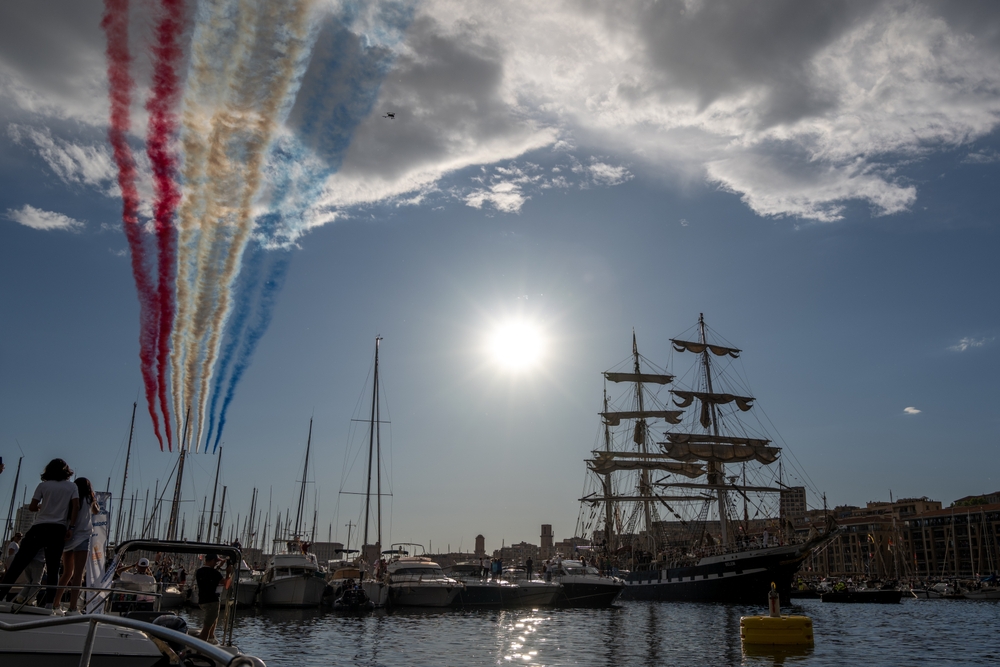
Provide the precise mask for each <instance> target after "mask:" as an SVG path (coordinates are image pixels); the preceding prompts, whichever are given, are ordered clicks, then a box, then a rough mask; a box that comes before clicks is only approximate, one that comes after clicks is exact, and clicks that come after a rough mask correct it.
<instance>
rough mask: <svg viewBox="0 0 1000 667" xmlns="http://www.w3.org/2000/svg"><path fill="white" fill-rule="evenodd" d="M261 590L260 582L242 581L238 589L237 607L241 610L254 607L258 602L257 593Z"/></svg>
mask: <svg viewBox="0 0 1000 667" xmlns="http://www.w3.org/2000/svg"><path fill="white" fill-rule="evenodd" d="M259 589H260V582H259V581H253V580H247V581H241V582H240V585H239V587H238V588H237V589H236V606H237V607H239V608H241V609H245V608H247V607H252V606H254V604H255V603H256V602H257V591H258V590H259Z"/></svg>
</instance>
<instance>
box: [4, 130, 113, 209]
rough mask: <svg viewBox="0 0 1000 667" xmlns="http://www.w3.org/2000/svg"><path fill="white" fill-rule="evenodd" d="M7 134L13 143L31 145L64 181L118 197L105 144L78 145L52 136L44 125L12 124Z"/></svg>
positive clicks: (109, 154)
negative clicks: (95, 188)
mask: <svg viewBox="0 0 1000 667" xmlns="http://www.w3.org/2000/svg"><path fill="white" fill-rule="evenodd" d="M7 135H8V136H9V137H10V138H11V139H12V140H13V141H14V143H16V144H30V145H32V146H33V147H34V150H35V152H36V153H37V154H38V155H39V156H40V157H41V158H42V159H43V160H45V163H46V164H47V165H49V168H50V169H52V171H53V172H55V174H56V176H58V177H59V178H60V180H62V181H63V182H64V183H68V184H74V183H77V184H83V185H90V186H95V187H98V188H104V189H106V190H108V192H107V193H106V194H108V195H110V196H118V194H119V190H118V187H117V184H115V183H114V180H115V177H116V175H117V170H116V168H115V165H114V162H113V161H112V159H111V153H110V151H108V149H107V148H106V147H104V146H81V145H79V144H74V143H71V142H68V141H63V140H62V139H55V138H53V137H52V133H51V132H50V131H49V130H48V129H47V128H42V129H40V130H39V129H36V128H33V127H28V126H25V125H16V124H14V123H11V124H10V125H8V126H7Z"/></svg>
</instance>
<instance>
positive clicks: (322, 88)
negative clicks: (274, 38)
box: [205, 4, 412, 451]
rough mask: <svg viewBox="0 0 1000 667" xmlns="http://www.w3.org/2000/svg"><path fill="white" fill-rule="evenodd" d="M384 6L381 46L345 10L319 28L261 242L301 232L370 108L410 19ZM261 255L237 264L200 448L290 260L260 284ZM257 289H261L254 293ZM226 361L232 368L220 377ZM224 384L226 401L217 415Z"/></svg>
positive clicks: (277, 164) (218, 430) (276, 163)
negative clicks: (240, 267) (239, 272)
mask: <svg viewBox="0 0 1000 667" xmlns="http://www.w3.org/2000/svg"><path fill="white" fill-rule="evenodd" d="M390 9H393V10H395V11H390V12H383V19H386V17H387V16H388V17H389V18H391V20H385V21H384V22H383V27H384V30H383V32H382V35H381V36H380V37H381V38H382V39H381V41H382V43H379V41H378V40H373V39H371V38H370V37H367V36H366V38H362V37H360V36H358V35H356V34H355V33H354V32H353V31H351V30H350V24H351V23H352V22H353V20H354V18H355V16H354V15H353V14H352V13H351V12H348V14H347V15H346V16H342V17H340V19H339V20H337V21H331V22H329V23H327V24H326V25H324V26H323V27H322V28H321V30H320V33H319V35H318V36H317V39H316V46H315V48H314V50H313V55H312V62H311V63H310V66H309V69H308V70H307V72H306V74H305V76H304V78H303V84H302V85H303V89H309V90H311V91H312V93H311V94H309V95H307V96H304V97H300V98H299V99H298V100H296V105H295V108H294V109H293V110H292V112H291V117H290V119H289V124H290V125H293V126H294V129H295V135H294V136H293V135H291V134H286V135H284V136H281V137H279V138H277V139H276V141H275V142H274V144H273V145H272V147H271V150H270V154H269V155H268V160H267V167H266V171H267V172H268V174H269V177H270V181H271V185H272V190H271V192H270V193H268V194H269V200H270V201H269V206H270V208H271V211H272V212H271V213H270V214H268V215H265V216H263V218H262V219H261V220H260V222H259V224H258V231H257V235H258V236H259V237H260V239H261V243H262V245H265V246H269V247H274V246H279V247H280V246H287V245H288V244H289V243H290V242H291V240H293V238H294V237H295V236H297V235H298V234H299V233H300V232H301V229H302V224H303V220H304V219H305V217H306V214H307V212H308V209H309V207H310V206H311V205H312V204H313V202H315V201H316V200H317V199H318V198H319V197H320V196H321V194H322V190H323V187H324V185H325V183H326V180H327V178H328V177H329V176H330V175H332V174H333V173H335V172H336V171H337V170H338V169H339V167H340V165H341V163H342V161H343V157H344V154H345V153H346V151H347V148H348V147H349V145H350V139H351V137H352V136H353V133H354V130H355V128H356V127H357V125H358V124H359V123H360V122H361V121H362V120H364V118H366V117H367V116H368V115H369V114H370V113H371V111H372V109H373V107H374V105H375V102H376V99H377V97H378V91H379V87H380V86H381V82H382V80H383V79H384V77H385V75H386V73H387V72H388V69H389V65H390V64H391V59H392V55H393V53H392V51H391V50H390V49H389V48H387V46H386V44H385V43H386V42H389V43H394V42H398V41H399V39H400V38H401V35H402V31H403V30H404V29H405V27H406V26H407V25H409V22H410V21H411V20H412V11H411V10H410V7H409V5H404V4H392V5H390ZM331 91H333V92H331ZM306 144H308V145H309V148H306ZM261 257H262V255H261V252H260V251H258V252H255V253H254V254H253V255H252V257H251V259H250V260H249V261H248V262H247V265H246V267H245V268H244V271H245V272H246V276H247V278H246V280H244V282H243V284H242V287H241V290H240V299H239V302H238V305H237V308H236V310H235V313H234V315H233V317H232V319H231V320H230V321H229V326H228V332H227V333H228V340H227V344H226V346H225V349H224V351H223V353H222V356H221V358H220V360H219V368H218V370H217V371H216V375H215V381H214V382H213V386H212V395H211V404H210V406H209V413H208V414H209V431H208V437H207V439H206V442H205V446H206V449H207V447H208V445H209V444H212V447H213V451H214V450H215V448H217V447H218V445H219V442H220V440H221V438H222V432H223V430H224V429H225V425H226V415H227V411H228V407H229V405H230V403H231V402H232V400H233V397H234V395H235V391H236V386H237V385H238V384H239V382H240V380H241V378H242V376H243V373H244V372H245V370H246V369H247V367H248V366H249V364H250V360H251V359H252V356H253V354H254V352H255V350H256V346H257V343H258V342H259V341H260V339H261V337H262V336H263V335H264V333H265V331H266V329H267V326H268V324H269V323H270V320H271V312H272V309H273V307H274V301H275V297H276V295H277V291H278V290H280V288H281V286H282V284H283V282H284V276H285V273H286V271H287V264H288V262H290V257H289V258H287V259H284V260H276V262H275V264H274V265H273V266H272V267H271V269H270V272H269V276H268V278H267V279H266V280H265V281H264V284H263V287H261V285H260V281H259V278H258V274H259V272H260V271H261V267H260V264H261V261H262V260H261ZM258 289H259V290H260V294H255V292H256V291H257V290H258ZM252 310H256V318H257V319H256V323H255V325H254V326H253V327H251V328H250V329H247V330H245V328H246V322H247V320H248V318H249V317H250V314H251V311H252ZM237 348H238V349H239V352H238V353H237ZM231 364H232V365H233V371H232V373H231V374H229V378H228V382H226V375H227V374H228V370H229V366H230V365H231ZM224 384H225V386H226V392H225V398H224V399H223V402H222V408H221V411H220V412H218V413H217V411H216V410H217V406H218V402H219V399H220V398H221V394H222V387H223V385H224ZM217 415H218V418H217ZM213 431H215V440H214V442H213V441H212V435H213Z"/></svg>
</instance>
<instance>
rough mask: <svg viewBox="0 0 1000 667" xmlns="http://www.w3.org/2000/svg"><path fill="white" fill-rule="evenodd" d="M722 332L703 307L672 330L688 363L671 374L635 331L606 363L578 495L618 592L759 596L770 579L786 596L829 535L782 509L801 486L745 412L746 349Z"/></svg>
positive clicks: (641, 596)
mask: <svg viewBox="0 0 1000 667" xmlns="http://www.w3.org/2000/svg"><path fill="white" fill-rule="evenodd" d="M710 334H711V335H710ZM716 338H717V336H715V335H714V334H713V333H712V332H711V330H710V329H709V328H708V327H707V326H706V324H705V319H704V315H702V316H700V317H699V319H698V324H697V325H696V326H695V327H694V329H693V330H689V333H688V334H687V335H685V336H683V337H678V338H673V339H671V341H670V342H671V345H672V347H673V350H674V351H675V352H676V353H677V355H678V356H679V357H681V363H679V364H677V367H686V370H685V371H684V372H683V374H681V375H680V376H676V375H675V374H673V373H668V372H667V371H666V370H665V369H662V368H659V367H657V366H656V365H655V364H652V363H651V362H649V361H648V360H647V359H645V358H644V357H643V356H642V355H640V354H639V349H638V345H637V342H636V337H635V333H634V332H633V335H632V355H631V357H630V358H629V359H628V360H627V361H626V362H623V364H622V365H620V366H619V367H618V368H616V369H614V370H611V371H606V372H605V373H604V379H605V390H604V409H603V411H602V412H601V413H600V414H601V418H602V429H601V436H600V442H599V445H598V448H597V449H595V450H594V451H593V453H592V454H593V456H592V457H591V458H590V459H588V460H587V467H588V469H589V477H588V480H589V481H588V487H587V493H586V495H585V496H584V497H583V498H581V501H582V503H583V507H584V508H589V511H590V519H589V521H588V525H591V526H593V527H594V531H593V537H594V540H593V542H594V545H595V547H594V552H593V553H594V554H595V557H596V558H597V559H598V562H599V564H601V565H602V566H603V567H604V568H606V569H609V570H616V571H618V572H619V573H620V574H621V575H622V577H623V579H624V580H625V588H624V590H623V592H622V599H625V600H692V601H717V602H745V603H753V604H756V603H760V602H761V601H762V600H765V599H767V592H768V591H769V590H770V589H771V584H772V582H773V583H774V584H775V585H776V586H777V588H778V592H779V594H780V596H781V597H782V599H785V600H787V599H788V596H789V592H790V590H791V585H792V578H793V576H794V575H795V573H796V571H797V570H798V569H799V567H800V565H801V563H802V562H803V561H804V560H805V559H806V558H807V556H808V555H809V553H810V552H811V551H812V550H813V549H814V548H816V547H817V546H818V545H820V544H821V543H823V542H824V541H825V540H827V539H829V537H830V535H831V532H832V531H831V527H830V525H828V526H826V527H825V528H824V529H823V530H822V531H811V532H810V534H809V535H808V536H807V537H797V536H796V535H795V534H794V531H793V530H792V529H791V526H790V525H789V524H788V523H787V522H785V521H783V518H782V517H781V516H780V513H779V511H778V509H779V503H780V500H781V494H782V492H783V491H786V492H789V493H794V492H795V489H793V488H791V487H790V486H787V485H786V484H785V483H784V480H783V475H782V471H781V463H780V461H781V459H780V455H781V448H779V447H776V446H773V444H772V442H771V439H770V437H768V436H767V434H766V433H764V432H763V426H762V425H761V421H760V420H759V419H755V420H751V419H748V417H749V416H751V415H752V412H751V411H752V410H753V408H754V401H755V398H754V396H753V395H752V394H751V393H750V391H749V390H748V388H747V386H746V383H745V381H743V380H742V376H741V374H740V373H739V372H738V371H739V369H737V368H735V367H734V365H733V363H732V362H733V361H734V360H736V359H739V358H740V355H741V353H742V350H740V349H739V348H737V347H734V346H732V345H731V344H729V343H723V342H722V341H717V340H715V339H716ZM685 360H686V361H687V362H688V363H686V364H685V363H684V361H685ZM609 388H610V390H609ZM609 391H610V393H611V394H612V396H611V397H609ZM615 392H617V394H615Z"/></svg>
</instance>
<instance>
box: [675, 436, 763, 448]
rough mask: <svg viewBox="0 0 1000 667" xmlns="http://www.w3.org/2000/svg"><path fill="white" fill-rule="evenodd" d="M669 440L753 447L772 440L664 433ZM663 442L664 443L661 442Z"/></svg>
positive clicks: (761, 445)
mask: <svg viewBox="0 0 1000 667" xmlns="http://www.w3.org/2000/svg"><path fill="white" fill-rule="evenodd" d="M663 435H665V436H666V437H667V440H669V441H670V442H675V443H685V442H690V443H692V444H695V443H710V444H718V445H750V446H753V447H763V446H765V445H767V444H768V443H770V442H771V441H770V440H765V439H763V438H743V437H740V436H732V435H711V434H710V433H664V434H663ZM661 444H662V443H661Z"/></svg>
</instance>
